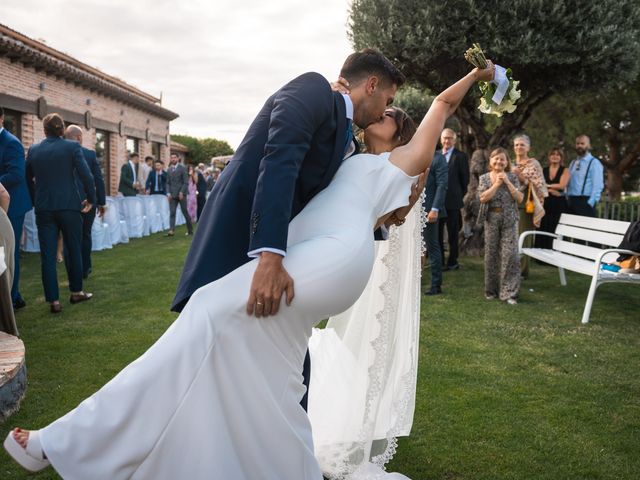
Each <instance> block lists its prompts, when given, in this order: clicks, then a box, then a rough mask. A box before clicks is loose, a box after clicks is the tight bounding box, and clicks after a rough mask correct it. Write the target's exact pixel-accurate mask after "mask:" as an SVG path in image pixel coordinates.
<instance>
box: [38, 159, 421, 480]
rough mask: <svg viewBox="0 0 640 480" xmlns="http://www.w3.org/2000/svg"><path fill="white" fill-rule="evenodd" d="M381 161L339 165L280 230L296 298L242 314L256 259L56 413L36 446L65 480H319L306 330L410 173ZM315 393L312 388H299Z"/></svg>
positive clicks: (353, 291)
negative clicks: (306, 378)
mask: <svg viewBox="0 0 640 480" xmlns="http://www.w3.org/2000/svg"><path fill="white" fill-rule="evenodd" d="M388 157H389V154H388V153H387V154H382V155H369V154H361V155H355V156H353V157H351V158H349V159H347V160H345V161H344V162H343V164H342V166H341V167H340V169H339V170H338V172H337V173H336V175H335V177H334V179H333V181H332V182H331V184H330V185H329V186H328V187H327V188H326V189H324V190H323V191H322V192H320V193H319V194H318V195H316V196H315V197H314V198H313V199H312V200H311V202H309V204H308V205H307V206H306V207H305V209H304V210H303V211H302V212H301V213H300V214H299V215H298V216H296V217H295V218H294V219H293V220H292V222H291V224H290V227H289V237H288V239H289V240H288V248H287V256H286V257H285V259H284V265H285V268H286V269H287V271H288V272H289V273H290V275H291V276H292V277H293V279H294V281H295V294H296V295H295V299H294V300H293V303H292V305H291V306H290V307H286V306H284V305H283V306H282V307H281V309H280V312H279V313H278V315H276V316H274V317H267V318H255V317H249V316H247V314H246V312H245V305H246V298H247V294H248V291H249V286H250V284H251V280H252V276H253V272H254V270H255V267H256V264H257V263H256V261H255V260H254V261H251V262H249V263H247V264H245V265H243V266H241V267H239V268H238V269H236V270H234V271H233V272H231V273H230V274H228V275H227V276H225V277H223V278H221V279H219V280H217V281H215V282H212V283H210V284H208V285H206V286H204V287H202V288H200V289H198V290H197V291H196V292H195V293H194V294H193V296H192V297H191V300H190V301H189V302H188V303H187V305H186V306H185V308H184V310H183V311H182V313H181V314H180V316H179V317H178V318H177V319H176V321H175V322H174V323H173V324H172V325H171V327H169V329H168V330H167V331H166V332H165V333H164V335H163V336H162V337H161V338H160V339H159V340H158V341H157V342H156V343H155V344H154V345H153V346H152V347H151V348H149V350H148V351H147V352H146V353H145V354H143V355H142V356H141V357H140V358H138V359H137V360H135V361H134V362H133V363H131V364H130V365H128V366H127V367H126V368H125V369H124V370H122V371H121V372H120V373H119V374H118V375H117V376H116V377H115V378H114V379H112V380H111V381H110V382H109V383H107V384H106V385H105V386H104V387H103V388H102V389H100V390H99V391H98V392H96V393H95V394H94V395H92V396H91V397H89V398H88V399H86V400H85V401H83V402H82V403H81V404H80V405H79V406H78V407H77V408H75V409H74V410H72V411H71V412H69V413H68V414H67V415H65V416H64V417H62V418H60V419H58V420H56V421H55V422H53V423H52V424H50V425H48V426H47V427H45V428H43V429H42V430H41V431H40V432H41V442H42V447H43V450H44V452H45V454H46V455H47V457H48V458H49V460H50V462H51V464H52V466H53V467H54V468H55V469H56V470H57V471H58V473H60V475H61V476H62V477H63V478H65V479H83V480H84V479H89V478H91V479H109V480H115V479H129V478H133V479H154V480H163V479H166V480H169V479H171V480H173V479H187V478H188V479H190V480H198V479H223V480H244V479H246V480H260V479H264V480H303V479H304V480H307V479H309V480H311V479H313V480H321V479H322V474H321V471H320V467H319V465H318V462H317V460H316V458H315V456H314V446H313V439H312V433H311V425H310V422H309V419H308V417H307V415H306V413H305V412H304V410H303V409H302V408H301V407H300V404H299V403H300V400H301V398H302V396H303V393H304V391H305V389H304V386H303V384H302V375H301V367H302V364H303V360H304V356H305V351H306V349H307V343H308V340H309V337H310V336H311V332H312V328H313V326H314V325H315V324H316V323H318V322H319V321H320V320H322V319H324V318H327V317H329V316H332V315H337V314H339V313H341V312H343V311H345V310H347V309H348V308H349V307H350V306H351V305H352V304H353V303H354V302H355V301H356V300H357V299H358V297H359V296H360V294H361V293H362V291H363V290H364V288H365V286H366V285H367V282H368V280H369V277H370V273H371V269H372V265H373V261H374V254H375V252H374V239H373V228H374V226H375V223H376V221H377V219H378V218H379V217H381V216H383V215H384V214H386V213H388V212H390V211H393V210H395V209H396V208H398V207H401V206H403V205H406V204H407V199H408V197H409V194H410V190H411V185H412V184H413V183H414V182H415V180H416V177H410V176H408V175H406V174H405V173H404V172H403V171H402V170H400V169H399V168H397V167H396V166H394V165H393V164H391V163H390V162H389V161H388ZM311 388H312V389H313V385H312V387H311Z"/></svg>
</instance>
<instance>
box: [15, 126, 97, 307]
mask: <svg viewBox="0 0 640 480" xmlns="http://www.w3.org/2000/svg"><path fill="white" fill-rule="evenodd" d="M42 124H43V126H44V132H45V134H46V136H47V138H46V139H45V140H43V141H42V142H40V143H37V144H35V145H32V146H31V147H30V148H29V152H28V154H27V168H26V175H27V186H28V187H29V193H30V194H31V199H32V200H33V204H34V208H35V211H36V225H37V227H38V240H39V242H40V260H41V264H42V265H41V268H42V283H43V285H44V295H45V300H46V301H47V302H49V303H50V309H51V313H60V312H61V311H62V307H61V306H60V301H59V296H60V295H59V291H58V277H57V274H56V248H57V245H58V233H59V232H62V238H63V240H64V243H65V245H66V246H67V249H68V252H69V262H68V270H67V271H68V274H69V290H71V297H70V298H69V301H70V302H71V303H79V302H84V301H86V300H89V299H91V297H92V294H90V293H86V292H84V291H83V290H82V216H81V213H86V212H88V211H89V210H91V208H92V206H93V205H95V203H96V188H95V186H94V181H93V176H92V175H91V172H90V171H89V167H88V166H87V162H86V161H85V159H84V155H83V154H82V148H81V147H80V144H78V143H77V142H70V141H69V140H65V139H63V138H62V135H63V134H64V122H63V121H62V117H60V115H58V114H57V113H51V114H49V115H47V116H46V117H44V119H43V120H42ZM76 178H78V179H79V180H80V182H81V183H82V187H83V189H84V194H80V193H79V192H78V187H77V184H76ZM83 195H84V198H86V200H82V198H83Z"/></svg>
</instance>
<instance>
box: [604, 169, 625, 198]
mask: <svg viewBox="0 0 640 480" xmlns="http://www.w3.org/2000/svg"><path fill="white" fill-rule="evenodd" d="M622 174H623V172H621V171H620V170H619V169H618V168H608V169H607V188H606V190H607V192H609V199H610V200H620V194H621V193H622V183H623V177H622Z"/></svg>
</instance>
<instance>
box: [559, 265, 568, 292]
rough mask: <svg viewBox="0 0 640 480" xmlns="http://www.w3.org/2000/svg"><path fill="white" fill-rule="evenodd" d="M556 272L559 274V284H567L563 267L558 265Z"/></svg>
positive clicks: (564, 285)
mask: <svg viewBox="0 0 640 480" xmlns="http://www.w3.org/2000/svg"><path fill="white" fill-rule="evenodd" d="M558 273H559V274H560V285H562V286H563V287H566V286H567V277H566V275H565V274H564V268H560V267H558Z"/></svg>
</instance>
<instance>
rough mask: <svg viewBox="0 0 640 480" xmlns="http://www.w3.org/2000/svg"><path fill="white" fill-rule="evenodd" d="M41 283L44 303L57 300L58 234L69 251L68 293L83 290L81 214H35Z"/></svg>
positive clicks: (49, 212) (43, 211) (39, 212)
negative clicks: (60, 233)
mask: <svg viewBox="0 0 640 480" xmlns="http://www.w3.org/2000/svg"><path fill="white" fill-rule="evenodd" d="M36 225H37V226H38V240H39V242H40V262H41V269H42V284H43V286H44V297H45V300H46V301H47V302H53V301H55V300H59V299H60V292H59V290H58V276H57V272H56V251H57V247H58V232H62V239H63V241H64V244H65V245H66V247H67V249H68V256H69V260H68V263H67V272H68V276H69V290H70V291H72V292H80V291H82V215H81V214H80V211H78V210H53V211H49V210H41V211H36Z"/></svg>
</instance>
